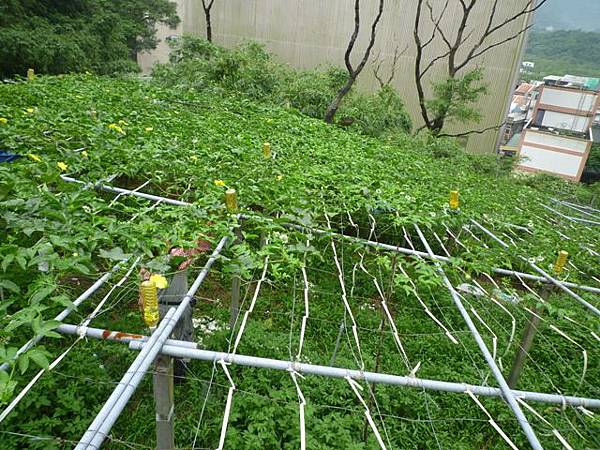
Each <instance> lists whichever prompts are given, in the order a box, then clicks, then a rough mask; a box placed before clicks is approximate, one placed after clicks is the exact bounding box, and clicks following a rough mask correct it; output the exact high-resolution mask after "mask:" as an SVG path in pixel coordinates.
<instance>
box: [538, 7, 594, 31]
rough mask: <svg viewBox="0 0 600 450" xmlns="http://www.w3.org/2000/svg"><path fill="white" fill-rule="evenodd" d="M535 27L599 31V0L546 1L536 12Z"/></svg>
mask: <svg viewBox="0 0 600 450" xmlns="http://www.w3.org/2000/svg"><path fill="white" fill-rule="evenodd" d="M538 1H539V0H538ZM535 25H536V28H537V29H538V30H539V29H542V30H543V29H545V28H548V27H552V28H554V29H556V30H584V31H600V0H548V1H547V2H546V4H545V5H543V6H542V7H541V8H540V9H539V11H538V12H537V14H536V16H535Z"/></svg>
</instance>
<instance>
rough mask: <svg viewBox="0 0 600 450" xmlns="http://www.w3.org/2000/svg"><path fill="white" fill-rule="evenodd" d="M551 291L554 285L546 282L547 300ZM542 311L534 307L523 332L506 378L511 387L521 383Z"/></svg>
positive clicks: (543, 293)
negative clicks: (520, 379)
mask: <svg viewBox="0 0 600 450" xmlns="http://www.w3.org/2000/svg"><path fill="white" fill-rule="evenodd" d="M551 292H552V286H551V285H549V284H546V285H544V287H543V289H542V293H541V297H542V298H543V299H544V300H547V299H548V297H550V293H551ZM541 312H542V311H541V309H539V308H533V314H531V317H530V318H529V322H527V326H526V327H525V332H524V333H523V337H522V338H521V343H520V344H519V349H518V350H517V354H516V355H515V359H514V361H513V365H512V368H511V369H510V375H509V376H508V379H507V380H506V383H507V384H508V387H509V388H511V389H516V387H517V384H518V383H519V378H520V376H521V372H522V371H523V367H524V366H525V361H526V359H527V356H529V351H530V350H531V346H532V345H533V338H534V337H535V333H536V332H537V329H538V325H539V324H540V320H541V319H540V314H541Z"/></svg>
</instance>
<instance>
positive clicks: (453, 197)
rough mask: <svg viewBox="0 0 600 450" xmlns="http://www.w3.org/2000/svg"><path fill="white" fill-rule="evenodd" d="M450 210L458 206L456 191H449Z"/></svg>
mask: <svg viewBox="0 0 600 450" xmlns="http://www.w3.org/2000/svg"><path fill="white" fill-rule="evenodd" d="M448 203H449V204H450V208H452V209H458V207H459V206H460V201H459V200H458V191H450V201H449V202H448Z"/></svg>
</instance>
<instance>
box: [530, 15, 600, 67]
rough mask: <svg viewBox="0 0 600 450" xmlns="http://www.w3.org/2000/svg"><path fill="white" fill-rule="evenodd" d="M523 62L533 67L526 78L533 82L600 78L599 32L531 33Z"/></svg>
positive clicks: (561, 31)
mask: <svg viewBox="0 0 600 450" xmlns="http://www.w3.org/2000/svg"><path fill="white" fill-rule="evenodd" d="M542 9H543V8H542ZM525 60H527V61H532V62H534V63H535V69H534V72H533V73H532V74H531V75H528V76H529V77H531V78H532V79H536V78H537V79H541V78H543V77H545V76H547V75H565V74H570V75H579V76H585V77H598V78H600V32H591V31H590V32H586V31H580V30H557V31H532V32H531V34H530V35H529V40H528V44H527V49H526V53H525Z"/></svg>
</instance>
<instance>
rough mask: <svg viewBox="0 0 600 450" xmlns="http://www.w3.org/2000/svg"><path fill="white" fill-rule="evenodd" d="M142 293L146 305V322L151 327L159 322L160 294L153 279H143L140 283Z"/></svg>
mask: <svg viewBox="0 0 600 450" xmlns="http://www.w3.org/2000/svg"><path fill="white" fill-rule="evenodd" d="M140 294H141V296H142V303H143V305H144V323H145V324H146V325H147V326H149V327H150V328H152V327H155V326H156V324H158V319H159V313H158V294H157V288H156V284H155V283H154V282H153V281H143V282H142V284H141V285H140Z"/></svg>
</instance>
